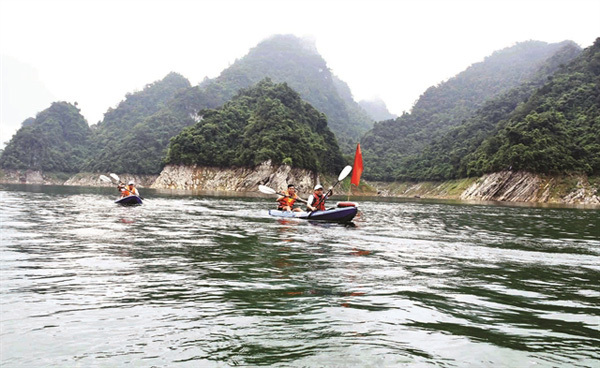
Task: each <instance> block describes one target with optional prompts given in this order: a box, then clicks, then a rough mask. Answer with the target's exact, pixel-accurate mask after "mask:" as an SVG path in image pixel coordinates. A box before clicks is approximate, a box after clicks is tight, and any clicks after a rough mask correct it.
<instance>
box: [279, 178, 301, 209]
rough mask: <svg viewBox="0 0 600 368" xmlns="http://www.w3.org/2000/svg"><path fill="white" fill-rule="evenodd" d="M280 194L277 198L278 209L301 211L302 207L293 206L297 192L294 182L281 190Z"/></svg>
mask: <svg viewBox="0 0 600 368" xmlns="http://www.w3.org/2000/svg"><path fill="white" fill-rule="evenodd" d="M281 194H283V195H281V196H279V197H278V198H277V202H278V203H279V205H278V206H277V209H278V210H280V211H294V212H302V209H300V208H298V207H296V208H294V203H295V202H296V201H297V200H298V194H297V193H296V187H294V184H290V185H288V189H287V190H285V191H283V192H282V193H281Z"/></svg>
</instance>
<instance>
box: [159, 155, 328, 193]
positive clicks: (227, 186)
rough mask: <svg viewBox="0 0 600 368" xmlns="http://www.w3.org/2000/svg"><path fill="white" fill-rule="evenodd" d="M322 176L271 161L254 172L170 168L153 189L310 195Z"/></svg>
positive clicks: (164, 171) (232, 169) (249, 169)
mask: <svg viewBox="0 0 600 368" xmlns="http://www.w3.org/2000/svg"><path fill="white" fill-rule="evenodd" d="M318 181H319V177H318V175H316V174H314V173H313V172H312V171H309V170H304V169H296V168H292V167H290V166H288V165H281V166H278V165H272V164H271V162H270V161H268V162H265V163H263V164H261V165H259V166H257V167H254V168H215V167H201V166H182V165H167V166H166V167H165V168H164V169H163V171H162V172H161V173H160V176H159V177H158V178H157V179H156V181H155V182H154V184H152V188H156V189H185V190H210V191H242V192H243V191H256V190H257V188H258V185H260V184H263V185H267V186H269V187H271V188H273V189H275V190H281V189H285V188H287V185H288V184H294V185H295V186H296V188H298V189H299V191H300V192H310V191H311V190H312V187H313V185H314V184H315V183H317V182H318Z"/></svg>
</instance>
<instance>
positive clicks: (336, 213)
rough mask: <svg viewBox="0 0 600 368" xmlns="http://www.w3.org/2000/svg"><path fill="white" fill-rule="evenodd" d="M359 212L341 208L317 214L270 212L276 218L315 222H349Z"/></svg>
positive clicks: (354, 209) (349, 208) (352, 208)
mask: <svg viewBox="0 0 600 368" xmlns="http://www.w3.org/2000/svg"><path fill="white" fill-rule="evenodd" d="M357 212H358V208H357V207H341V208H331V209H328V210H325V211H316V212H291V211H279V210H269V215H271V216H275V217H288V218H298V219H304V220H315V221H330V222H348V221H352V219H353V218H354V216H356V213H357Z"/></svg>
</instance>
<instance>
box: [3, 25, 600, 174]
mask: <svg viewBox="0 0 600 368" xmlns="http://www.w3.org/2000/svg"><path fill="white" fill-rule="evenodd" d="M599 48H600V41H598V40H597V41H596V43H595V44H594V45H593V46H592V47H589V48H588V49H586V50H584V51H581V49H580V48H579V47H578V46H577V45H575V44H574V43H572V42H563V43H559V44H546V43H543V42H535V41H529V42H524V43H520V44H517V45H515V46H513V47H510V48H507V49H504V50H500V51H498V52H495V53H494V54H492V55H491V56H489V57H487V58H486V59H485V60H484V61H483V62H480V63H476V64H473V65H472V66H471V67H469V68H468V69H467V70H465V71H464V72H462V73H460V74H458V75H457V76H455V77H454V78H451V79H449V80H448V81H446V82H444V83H441V84H439V85H438V86H434V87H431V88H429V89H428V90H427V91H425V93H424V94H423V95H422V96H421V97H420V99H419V100H418V101H417V103H416V104H415V106H414V107H413V109H412V111H411V113H404V114H403V115H402V116H400V117H397V118H395V119H388V118H391V117H392V116H390V115H387V114H389V112H388V111H387V108H385V105H383V106H382V105H381V104H376V103H375V104H367V103H365V102H363V103H362V104H363V106H364V108H362V107H361V106H360V105H359V104H357V103H356V102H354V100H353V98H352V94H351V92H350V89H349V88H348V86H347V85H346V83H344V82H343V81H341V80H339V79H338V78H337V77H336V76H335V75H333V74H332V73H331V72H330V71H329V69H328V68H327V65H326V63H325V61H324V60H323V59H322V57H321V56H320V55H319V54H318V53H317V52H316V50H315V48H314V45H313V44H312V43H310V42H306V41H305V40H301V39H299V38H296V37H294V36H275V37H272V38H270V39H268V40H266V41H264V42H262V43H260V44H259V45H258V46H257V47H255V48H253V49H252V50H250V52H249V53H248V55H246V56H245V57H244V58H242V59H240V60H237V61H236V62H235V63H234V64H233V65H232V66H231V67H229V68H228V69H226V70H224V71H223V73H222V74H221V75H220V76H219V77H217V78H215V79H212V80H211V79H206V80H205V81H204V82H202V83H201V84H200V85H198V86H195V87H191V86H190V84H189V82H188V81H187V80H186V79H185V78H183V77H182V76H180V75H178V74H176V73H171V74H169V75H167V76H166V77H165V78H164V79H163V80H161V81H157V82H155V83H152V84H149V85H147V86H146V87H145V88H144V89H143V90H142V91H139V92H135V93H131V94H127V95H126V98H125V100H124V101H122V102H121V103H120V104H119V105H118V106H117V107H115V108H114V109H113V108H110V109H109V110H108V111H107V113H106V114H105V116H104V119H103V121H101V122H99V123H98V124H97V125H95V126H93V127H92V128H91V129H90V128H89V127H88V125H87V123H86V122H85V119H84V118H83V117H82V116H81V114H80V113H79V110H78V109H77V107H76V106H74V105H71V104H68V103H66V102H57V103H54V104H52V106H51V107H50V108H48V109H47V110H44V111H42V112H41V113H39V114H38V115H37V116H36V118H29V119H27V120H25V121H24V122H23V124H22V127H21V129H20V130H19V131H18V132H17V134H15V136H14V137H13V139H12V140H11V141H10V142H9V144H8V145H7V146H6V148H5V149H4V151H2V152H0V167H2V168H4V169H34V170H43V171H48V172H52V171H54V172H69V173H73V172H78V171H97V172H98V171H99V172H122V173H125V172H126V173H137V174H158V173H159V172H160V171H161V169H162V167H163V165H164V164H165V162H168V163H184V164H199V165H209V166H221V167H227V166H245V167H251V166H254V165H256V164H258V163H261V162H264V161H266V160H271V161H272V162H274V163H285V164H291V165H293V166H295V167H301V168H307V169H311V170H317V171H320V172H334V173H335V172H336V171H337V170H339V168H340V166H343V165H344V160H343V158H342V156H341V153H340V151H343V152H346V153H352V152H353V150H354V148H355V143H356V140H357V139H358V137H359V136H361V134H363V133H364V132H365V131H366V130H367V129H368V128H369V127H370V126H371V124H372V119H371V118H369V117H367V113H366V111H367V110H368V111H369V113H370V114H372V115H371V116H376V117H377V119H378V120H380V119H388V120H383V121H381V122H379V123H376V124H375V125H374V126H373V129H372V130H370V131H368V132H367V133H366V134H365V135H364V136H363V138H362V139H361V146H362V150H363V157H364V162H365V173H364V177H365V178H366V179H375V180H387V181H391V180H413V181H418V180H445V179H452V178H459V177H466V176H479V175H481V174H484V173H488V172H493V171H498V170H505V169H513V170H528V171H532V172H539V173H564V172H572V171H577V172H582V173H588V174H593V175H598V174H599V173H600V111H599V109H600V56H599V55H600V52H599ZM269 76H270V77H271V78H272V79H269V78H268V77H269ZM265 78H267V79H265ZM284 82H285V83H284ZM302 99H304V100H305V101H306V102H305V101H303V100H302ZM309 104H310V105H309ZM75 105H76V104H75ZM313 106H314V107H313ZM330 129H331V130H330ZM332 131H333V133H335V135H334V134H333V133H332ZM340 148H342V149H340Z"/></svg>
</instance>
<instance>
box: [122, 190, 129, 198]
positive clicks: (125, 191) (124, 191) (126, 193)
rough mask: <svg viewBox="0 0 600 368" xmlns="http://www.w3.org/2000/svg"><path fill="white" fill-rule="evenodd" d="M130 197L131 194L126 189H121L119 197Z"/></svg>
mask: <svg viewBox="0 0 600 368" xmlns="http://www.w3.org/2000/svg"><path fill="white" fill-rule="evenodd" d="M130 195H131V193H130V192H129V191H128V190H127V188H123V189H121V197H127V196H130Z"/></svg>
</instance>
